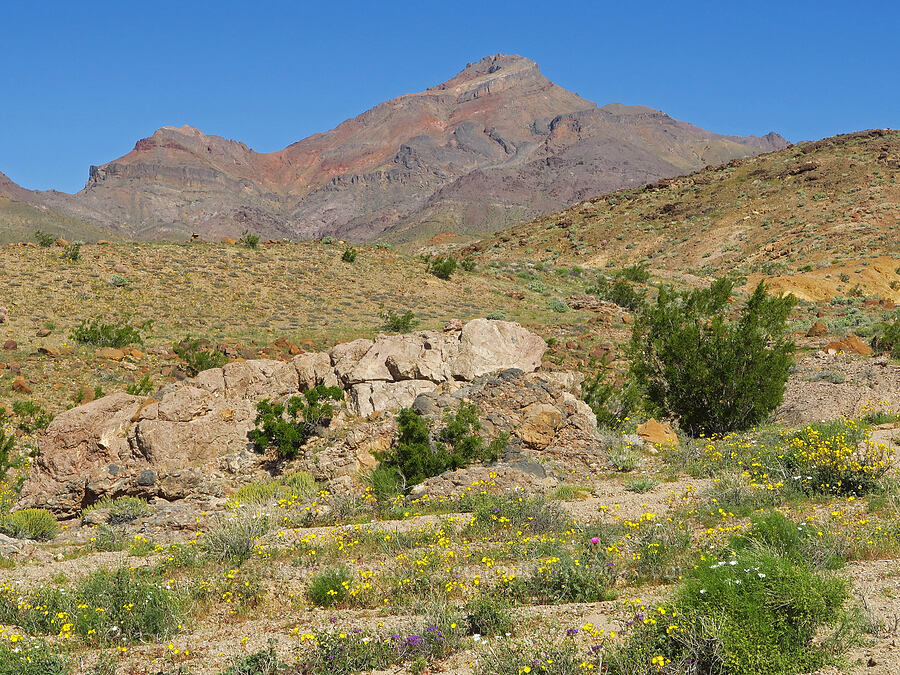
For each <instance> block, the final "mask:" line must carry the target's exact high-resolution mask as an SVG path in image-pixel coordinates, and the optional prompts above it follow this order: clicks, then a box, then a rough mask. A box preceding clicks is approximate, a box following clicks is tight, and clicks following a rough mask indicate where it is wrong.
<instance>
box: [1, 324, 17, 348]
mask: <svg viewBox="0 0 900 675" xmlns="http://www.w3.org/2000/svg"><path fill="white" fill-rule="evenodd" d="M0 323H2V321H0ZM18 348H19V344H18V343H17V342H16V341H15V340H7V341H6V342H4V343H3V351H5V352H13V351H15V350H16V349H18Z"/></svg>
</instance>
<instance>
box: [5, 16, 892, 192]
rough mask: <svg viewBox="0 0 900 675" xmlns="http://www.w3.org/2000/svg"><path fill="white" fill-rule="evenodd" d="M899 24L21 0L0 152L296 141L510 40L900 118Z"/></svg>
mask: <svg viewBox="0 0 900 675" xmlns="http://www.w3.org/2000/svg"><path fill="white" fill-rule="evenodd" d="M898 35H900V8H898V4H897V3H896V2H893V1H883V2H866V1H865V0H862V1H859V0H858V1H857V2H853V3H850V2H834V1H831V0H823V1H820V2H806V1H792V0H781V1H780V2H767V1H759V0H757V1H754V2H739V3H737V2H729V1H728V0H724V1H723V0H719V1H718V2H709V3H706V2H658V1H657V2H655V1H654V0H650V1H649V2H641V3H630V2H623V1H621V0H620V1H619V2H571V1H570V2H546V1H543V2H533V1H531V0H520V1H519V2H509V3H506V2H502V1H500V2H498V1H496V0H495V1H494V2H484V1H481V2H468V1H459V2H451V1H450V0H446V1H445V2H429V1H428V0H420V1H419V2H390V1H382V2H353V1H344V2H340V3H337V2H315V3H312V2H309V3H307V2H266V1H265V0H258V1H256V2H254V1H252V0H245V1H243V2H231V1H230V0H218V1H213V0H210V1H209V2H191V1H190V0H184V1H183V2H168V1H154V2H130V1H122V0H117V1H116V2H105V1H102V0H93V1H91V2H75V1H74V0H68V1H66V2H61V1H53V0H50V1H41V2H35V1H32V0H4V2H3V3H2V5H0V48H2V52H3V56H4V63H5V67H4V68H3V70H2V74H0V171H3V172H4V173H6V174H7V175H9V176H10V177H11V178H12V179H13V180H15V181H16V182H18V183H20V184H21V185H24V186H25V187H29V188H35V189H47V188H55V189H59V190H64V191H69V192H72V191H76V190H79V189H80V188H81V187H82V186H83V185H84V182H85V180H86V179H87V175H88V165H90V164H101V163H103V162H107V161H110V160H112V159H115V158H116V157H119V156H121V155H123V154H125V153H126V152H128V151H129V150H131V148H132V147H133V146H134V143H135V141H137V140H138V139H139V138H143V137H146V136H149V135H150V134H151V133H153V131H154V130H155V129H156V128H158V127H160V126H163V125H167V124H169V125H178V126H180V125H182V124H191V125H193V126H196V127H199V128H200V129H202V130H203V131H204V132H206V133H212V134H218V135H221V136H225V137H227V138H233V139H236V140H240V141H243V142H245V143H247V144H248V145H249V146H250V147H252V148H254V149H255V150H259V151H261V152H269V151H273V150H278V149H281V148H283V147H284V146H285V145H288V144H289V143H292V142H294V141H297V140H300V139H301V138H303V137H305V136H307V135H309V134H311V133H315V132H317V131H324V130H327V129H329V128H331V127H333V126H335V125H336V124H338V123H340V122H341V121H343V120H344V119H346V118H348V117H352V116H354V115H357V114H359V113H360V112H362V111H364V110H366V109H367V108H370V107H372V106H373V105H376V104H377V103H379V102H381V101H383V100H386V99H390V98H393V97H395V96H398V95H400V94H403V93H407V92H411V91H420V90H422V89H425V88H426V87H428V86H431V85H433V84H437V83H439V82H442V81H444V80H446V79H448V78H450V77H451V76H453V75H454V74H455V73H457V72H458V71H459V70H461V69H462V68H463V67H464V66H465V64H466V63H467V62H470V61H476V60H478V59H480V58H481V57H483V56H486V55H488V54H494V53H497V52H503V53H514V54H521V55H523V56H528V57H530V58H532V59H534V60H536V61H537V62H538V63H539V64H540V66H541V69H542V71H543V72H544V74H545V75H546V76H547V77H549V78H550V79H551V80H553V81H554V82H556V83H557V84H559V85H560V86H563V87H565V88H567V89H571V90H573V91H576V92H578V93H579V94H581V95H582V96H584V97H585V98H588V99H590V100H592V101H595V102H597V103H598V104H600V105H602V104H605V103H609V102H612V101H619V102H622V103H629V104H644V105H649V106H653V107H655V108H659V109H661V110H664V111H666V112H667V113H669V114H670V115H672V116H674V117H676V118H678V119H683V120H687V121H689V122H693V123H694V124H697V125H699V126H702V127H704V128H707V129H710V130H712V131H717V132H720V133H730V134H762V133H766V132H768V131H770V130H774V131H777V132H779V133H781V134H782V135H784V136H785V137H786V138H788V139H789V140H791V141H798V140H805V139H814V138H821V137H823V136H830V135H832V134H836V133H841V132H846V131H853V130H858V129H866V128H871V127H900V39H898Z"/></svg>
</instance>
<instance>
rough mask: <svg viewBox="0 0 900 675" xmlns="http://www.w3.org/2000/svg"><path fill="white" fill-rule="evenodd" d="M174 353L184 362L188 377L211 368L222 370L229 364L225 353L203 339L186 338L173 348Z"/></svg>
mask: <svg viewBox="0 0 900 675" xmlns="http://www.w3.org/2000/svg"><path fill="white" fill-rule="evenodd" d="M172 351H174V352H175V354H176V355H177V356H178V357H179V358H181V360H183V361H184V363H185V367H186V369H187V372H188V375H191V376H194V375H197V374H198V373H202V372H203V371H204V370H209V369H210V368H221V367H222V366H224V365H225V364H226V363H228V357H227V356H226V355H225V353H224V352H222V351H219V350H218V349H215V348H213V347H210V346H209V343H208V342H207V341H206V340H204V339H202V338H192V337H190V336H188V337H186V338H185V339H184V340H182V341H181V342H179V343H177V344H175V345H174V346H173V347H172Z"/></svg>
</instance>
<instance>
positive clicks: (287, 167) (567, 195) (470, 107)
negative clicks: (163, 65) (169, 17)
mask: <svg viewBox="0 0 900 675" xmlns="http://www.w3.org/2000/svg"><path fill="white" fill-rule="evenodd" d="M784 145H785V142H784V139H782V138H781V137H780V136H777V135H776V134H769V135H768V136H765V137H762V138H756V137H748V138H738V137H730V136H721V135H717V134H713V133H710V132H707V131H703V130H702V129H698V128H697V127H693V126H691V125H689V124H686V123H684V122H677V121H675V120H673V119H672V118H670V117H669V116H668V115H665V114H664V113H661V112H659V111H656V110H652V109H650V108H644V107H629V106H622V105H619V104H612V105H609V106H605V107H603V108H598V107H597V106H596V105H595V104H593V103H591V102H590V101H587V100H585V99H583V98H581V97H580V96H578V95H577V94H574V93H572V92H569V91H566V90H565V89H562V88H561V87H558V86H556V85H555V84H553V83H552V82H550V80H548V79H547V78H546V77H544V76H543V75H542V74H541V72H540V69H539V68H538V66H537V64H535V63H534V62H533V61H530V60H529V59H525V58H522V57H519V56H508V55H496V56H492V57H487V58H485V59H482V60H481V61H479V62H477V63H473V64H469V65H468V66H467V67H466V68H465V69H464V70H463V71H462V72H460V73H459V74H458V75H456V76H455V77H453V78H452V79H450V80H448V81H447V82H445V83H443V84H441V85H438V86H436V87H432V88H430V89H428V90H426V91H424V92H421V93H416V94H407V95H403V96H399V97H397V98H395V99H393V100H390V101H387V102H385V103H382V104H380V105H378V106H376V107H374V108H372V109H371V110H369V111H367V112H365V113H363V114H361V115H359V116H358V117H355V118H353V119H351V120H347V121H346V122H343V123H342V124H340V125H338V126H337V127H335V128H334V129H332V130H331V131H328V132H325V133H321V134H315V135H313V136H310V137H308V138H306V139H303V140H301V141H299V142H297V143H294V144H292V145H290V146H288V147H286V148H285V149H283V150H280V151H278V152H274V153H257V152H254V151H253V150H251V149H250V148H248V147H247V146H246V145H244V144H243V143H239V142H236V141H229V140H226V139H223V138H220V137H217V136H209V135H206V134H203V133H202V132H201V131H199V130H197V129H194V128H192V127H187V126H186V127H181V128H174V127H163V128H161V129H159V130H157V131H156V132H155V133H154V134H153V135H152V136H151V137H149V138H145V139H142V140H140V141H138V143H137V144H136V145H135V147H134V149H133V150H132V151H131V152H130V153H128V154H127V155H125V156H123V157H121V158H119V159H117V160H114V161H112V162H110V163H108V164H104V165H102V166H99V167H91V170H90V178H89V180H88V183H87V185H86V186H85V188H84V189H83V190H82V191H81V192H79V193H77V194H76V195H64V194H61V193H31V196H30V197H29V201H32V202H35V203H41V204H43V205H45V206H48V207H50V208H53V209H56V210H59V211H62V212H65V213H67V214H69V215H72V216H74V217H77V218H81V219H85V220H88V221H90V222H94V223H98V224H100V225H102V226H104V227H106V228H109V229H112V230H115V231H117V232H120V233H121V234H124V235H127V236H132V237H137V238H146V239H158V238H166V237H183V236H184V235H185V234H187V233H189V232H192V231H197V232H200V233H201V234H203V235H204V236H207V237H215V236H222V235H235V234H236V233H238V232H240V231H241V230H242V229H244V228H249V229H252V230H254V231H257V232H259V233H261V234H263V235H264V236H269V237H291V238H298V237H299V238H315V237H320V236H323V235H332V236H338V237H344V238H349V239H353V240H367V239H372V238H375V237H378V236H381V235H386V236H394V237H398V236H399V237H402V238H410V237H415V236H417V232H418V231H419V230H421V228H422V224H423V222H428V223H431V225H432V226H435V227H443V228H444V229H451V230H456V231H460V232H462V233H465V234H472V233H479V232H486V231H491V230H493V229H496V228H497V227H498V225H502V224H503V223H504V222H506V220H508V218H506V219H504V218H499V219H498V218H494V217H491V218H488V219H485V218H484V217H483V213H484V212H485V211H494V212H497V213H506V214H507V216H509V215H510V214H512V215H513V217H514V218H515V219H517V220H518V219H521V218H523V217H532V216H534V215H537V214H540V213H546V212H548V211H550V210H554V209H558V208H561V207H563V206H565V205H568V204H570V203H571V202H572V201H574V200H577V199H580V198H583V197H584V196H585V195H588V194H597V193H598V192H604V191H608V190H612V189H616V188H619V187H623V186H629V185H639V184H642V183H645V182H648V181H654V180H657V179H659V178H661V177H666V176H674V175H678V174H680V173H684V172H685V171H690V170H693V169H698V168H701V167H703V166H705V165H706V164H708V163H711V162H712V163H716V162H721V161H727V160H728V159H732V158H734V157H742V156H748V155H752V154H756V153H758V152H761V151H765V150H771V149H774V148H777V147H783V146H784Z"/></svg>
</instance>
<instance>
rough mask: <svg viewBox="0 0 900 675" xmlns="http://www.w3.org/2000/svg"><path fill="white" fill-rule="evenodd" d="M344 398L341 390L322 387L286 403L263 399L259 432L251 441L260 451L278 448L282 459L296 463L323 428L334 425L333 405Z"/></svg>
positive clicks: (258, 415)
mask: <svg viewBox="0 0 900 675" xmlns="http://www.w3.org/2000/svg"><path fill="white" fill-rule="evenodd" d="M343 396H344V392H343V391H342V390H341V388H340V387H326V386H325V385H322V384H320V385H317V386H315V387H313V388H312V389H309V390H307V391H305V392H303V396H291V397H290V398H289V399H288V400H287V401H285V402H284V403H273V402H272V401H270V400H269V399H263V400H262V401H260V402H259V403H257V404H256V420H255V422H256V428H255V429H251V430H250V431H249V432H248V433H247V438H248V439H249V440H250V441H251V442H252V443H253V445H254V447H255V448H256V450H257V451H260V452H262V451H265V450H266V449H267V448H275V451H276V452H277V453H278V456H279V457H280V458H281V459H294V458H295V457H296V456H297V455H298V454H300V448H301V447H302V446H303V444H304V443H306V441H308V440H309V439H310V438H311V437H312V436H314V435H315V433H316V430H317V429H318V428H319V427H327V426H328V425H329V424H330V423H331V418H332V417H333V415H334V406H333V405H332V403H331V401H340V400H341V399H342V398H343Z"/></svg>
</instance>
